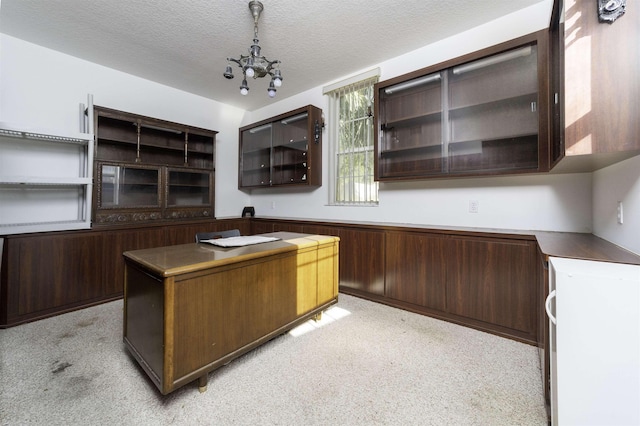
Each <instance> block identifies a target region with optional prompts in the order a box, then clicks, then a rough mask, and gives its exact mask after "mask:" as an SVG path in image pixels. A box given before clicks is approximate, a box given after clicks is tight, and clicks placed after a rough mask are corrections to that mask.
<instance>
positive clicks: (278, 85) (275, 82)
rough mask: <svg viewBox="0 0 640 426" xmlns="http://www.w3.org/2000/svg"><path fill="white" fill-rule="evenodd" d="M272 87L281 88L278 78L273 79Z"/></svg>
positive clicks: (280, 81)
mask: <svg viewBox="0 0 640 426" xmlns="http://www.w3.org/2000/svg"><path fill="white" fill-rule="evenodd" d="M273 85H274V86H276V87H280V86H282V80H281V79H279V78H277V77H276V78H274V79H273Z"/></svg>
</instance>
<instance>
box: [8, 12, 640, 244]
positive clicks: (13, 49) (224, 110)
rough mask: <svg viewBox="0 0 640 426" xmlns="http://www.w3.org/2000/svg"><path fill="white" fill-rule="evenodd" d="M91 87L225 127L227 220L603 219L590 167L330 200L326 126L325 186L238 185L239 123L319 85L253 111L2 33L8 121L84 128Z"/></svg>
mask: <svg viewBox="0 0 640 426" xmlns="http://www.w3.org/2000/svg"><path fill="white" fill-rule="evenodd" d="M550 5H551V1H550V0H549V1H546V2H542V3H539V4H537V5H534V6H532V7H530V8H527V9H525V10H523V11H520V12H516V13H513V14H511V15H509V16H507V17H505V18H501V19H499V20H496V21H493V22H489V23H487V24H485V25H482V26H480V27H477V28H475V29H472V30H470V31H467V32H465V33H462V34H459V35H457V36H455V37H451V38H448V39H445V40H442V41H440V42H437V43H434V44H432V45H429V46H425V47H423V48H422V49H418V50H416V51H414V52H411V53H409V54H406V55H402V56H399V57H397V58H393V59H390V60H388V61H386V62H384V63H381V64H374V65H372V67H375V66H379V67H380V68H381V72H382V76H381V78H382V79H383V80H384V79H388V78H392V77H394V76H396V75H400V74H403V73H406V72H410V71H413V70H415V69H419V68H423V67H426V66H429V65H433V64H435V63H439V62H442V61H444V60H447V59H451V58H454V57H457V56H460V55H463V54H466V53H469V52H472V51H475V50H478V49H482V48H485V47H488V46H491V45H494V44H496V43H500V42H503V41H506V40H509V39H512V38H515V37H518V36H521V35H525V34H528V33H531V32H533V31H537V30H539V29H542V28H545V27H546V26H547V25H548V22H549V14H550V7H551V6H550ZM362 71H366V70H361V71H360V72H362ZM347 77H349V76H348V75H345V76H344V77H343V78H347ZM339 80H341V79H339ZM330 83H333V82H332V81H329V82H327V84H330ZM285 84H286V83H285ZM89 93H91V94H93V95H94V102H95V104H97V105H102V106H106V107H110V108H115V109H120V110H124V111H131V112H134V113H138V114H143V115H148V116H153V117H158V118H162V119H166V120H170V121H177V122H183V123H186V124H191V125H194V126H199V127H204V128H209V129H214V130H217V131H219V134H218V138H217V141H218V142H217V144H216V145H217V147H216V149H217V161H216V216H217V217H219V218H224V217H237V216H238V215H239V214H240V212H241V210H242V207H243V206H246V205H254V206H255V207H256V213H257V215H258V216H263V217H268V216H270V217H291V218H300V219H317V220H325V219H326V220H340V221H367V222H375V223H378V222H394V223H407V224H417V225H435V226H456V227H458V226H464V227H480V228H501V229H522V230H538V229H544V230H554V231H572V232H590V231H591V230H592V212H593V214H595V215H597V218H600V217H601V216H602V214H601V213H600V211H598V210H597V209H593V210H592V195H593V194H592V185H591V179H592V175H591V174H573V175H547V174H545V175H532V176H507V177H492V178H474V179H449V180H425V181H412V182H405V183H386V184H381V190H380V205H379V206H378V207H364V208H363V207H337V206H329V205H328V164H329V162H328V146H329V143H331V141H329V140H328V137H327V134H328V132H325V134H324V141H323V143H324V152H323V165H324V167H323V185H322V186H321V187H320V188H317V189H313V190H307V191H303V192H299V191H291V190H269V191H266V192H265V191H264V190H262V191H259V190H254V191H253V192H244V191H239V190H238V189H237V173H238V170H237V167H238V166H237V152H238V140H237V135H238V133H237V129H238V127H240V126H242V125H245V124H248V123H251V122H255V121H258V120H261V119H264V118H268V117H271V116H273V115H277V114H281V113H284V112H286V111H289V110H292V109H295V108H299V107H301V106H304V105H307V104H314V105H317V106H319V107H321V108H322V109H323V110H326V109H327V99H326V97H324V96H323V95H322V87H321V86H319V87H316V88H313V89H311V90H308V91H307V92H304V93H300V94H298V95H295V96H292V97H289V98H286V99H282V100H281V101H279V102H277V103H275V104H272V105H270V106H269V107H266V108H263V109H260V110H256V111H252V112H245V111H242V110H239V109H237V108H233V107H229V106H226V105H223V104H220V103H218V102H215V101H211V100H208V99H205V98H202V97H199V96H196V95H193V94H190V93H185V92H182V91H178V90H175V89H172V88H169V87H166V86H162V85H160V84H156V83H153V82H150V81H147V80H143V79H140V78H137V77H134V76H131V75H128V74H125V73H121V72H118V71H115V70H112V69H108V68H105V67H102V66H99V65H96V64H92V63H89V62H86V61H82V60H79V59H77V58H73V57H70V56H68V55H63V54H60V53H58V52H55V51H52V50H49V49H45V48H42V47H40V46H36V45H33V44H30V43H26V42H24V41H21V40H18V39H15V38H12V37H9V36H6V35H2V34H0V121H10V122H16V121H17V122H27V123H30V124H35V125H39V126H48V127H62V128H64V129H69V130H76V129H77V127H78V123H77V122H78V104H79V103H80V102H86V98H87V94H89ZM611 174H612V177H610V178H609V179H613V180H615V179H616V176H617V174H618V171H617V170H612V171H611ZM607 176H608V175H607ZM636 176H637V175H636ZM598 179H599V180H598V181H600V179H601V178H600V177H598ZM595 196H597V197H600V196H601V195H600V192H599V191H595ZM471 200H473V201H478V203H479V213H469V212H468V210H469V201H471ZM634 200H635V199H634ZM637 204H638V202H637V201H633V200H632V201H628V202H627V201H625V209H626V211H625V216H626V221H625V225H624V227H628V228H630V227H631V226H633V222H634V221H633V219H631V218H630V215H631V214H632V212H634V211H637V210H638V209H637V207H634V206H637ZM634 209H635V210H634ZM598 220H599V219H598ZM627 223H629V225H627ZM634 229H635V230H637V227H636V228H634ZM602 233H604V231H602ZM609 234H611V233H610V232H609V233H608V234H607V235H609ZM613 234H615V233H613ZM605 238H606V237H605ZM616 238H617V237H616Z"/></svg>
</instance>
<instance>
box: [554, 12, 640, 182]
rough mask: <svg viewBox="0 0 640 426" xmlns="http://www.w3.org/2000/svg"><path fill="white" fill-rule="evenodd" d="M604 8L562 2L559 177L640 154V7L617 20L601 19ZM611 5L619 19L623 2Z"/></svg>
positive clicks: (557, 55) (557, 78)
mask: <svg viewBox="0 0 640 426" xmlns="http://www.w3.org/2000/svg"><path fill="white" fill-rule="evenodd" d="M598 3H599V2H596V1H593V2H587V1H564V2H563V1H560V0H556V1H555V2H554V9H553V14H552V20H551V51H552V77H553V78H552V90H553V99H554V103H553V144H552V147H553V151H552V160H553V163H554V164H555V165H554V166H553V169H552V171H553V172H556V171H558V172H584V171H593V170H597V169H599V168H602V167H605V166H608V165H610V164H613V163H615V162H618V161H621V160H624V159H626V158H629V157H632V156H635V155H638V154H640V120H639V119H638V118H639V117H640V78H639V77H638V76H639V75H640V53H639V52H640V10H639V9H638V5H637V4H636V2H627V3H628V5H627V8H626V11H625V12H624V14H623V15H621V16H619V17H618V18H617V19H616V20H615V21H613V22H609V21H606V20H605V21H601V20H600V18H599V16H598ZM605 3H607V2H605ZM608 3H609V4H608V5H606V6H607V7H609V8H613V10H611V12H612V13H611V14H612V15H614V16H615V8H616V7H617V6H618V4H617V3H619V2H613V1H611V2H608ZM606 9H607V8H606V7H605V11H606Z"/></svg>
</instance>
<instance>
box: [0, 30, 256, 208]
mask: <svg viewBox="0 0 640 426" xmlns="http://www.w3.org/2000/svg"><path fill="white" fill-rule="evenodd" d="M0 70H1V71H0V121H3V122H10V123H18V124H24V125H29V126H31V127H38V128H39V127H44V128H49V129H54V130H59V131H61V132H77V131H78V129H79V104H80V103H85V104H86V102H87V95H88V94H92V95H93V101H94V104H95V105H100V106H104V107H108V108H114V109H118V110H122V111H128V112H132V113H136V114H141V115H146V116H151V117H156V118H161V119H164V120H169V121H175V122H179V123H184V124H188V125H193V126H197V127H202V128H206V129H212V130H217V131H218V132H219V133H218V135H217V137H216V155H217V159H216V217H230V216H236V217H237V216H239V215H240V213H241V212H242V206H245V205H249V195H248V194H245V193H243V192H240V191H238V190H237V181H238V179H237V176H238V164H237V161H236V160H235V159H236V158H237V155H238V127H239V126H240V123H241V120H242V117H243V115H244V110H241V109H238V108H234V107H230V106H227V105H225V104H222V103H219V102H215V101H212V100H210V99H206V98H203V97H201V96H196V95H193V94H191V93H187V92H183V91H180V90H176V89H173V88H170V87H167V86H163V85H161V84H157V83H154V82H151V81H148V80H144V79H141V78H138V77H134V76H132V75H129V74H125V73H122V72H119V71H115V70H113V69H110V68H106V67H103V66H100V65H96V64H93V63H91V62H87V61H83V60H80V59H78V58H74V57H72V56H69V55H64V54H61V53H59V52H56V51H53V50H50V49H46V48H43V47H41V46H37V45H35V44H31V43H27V42H25V41H22V40H19V39H16V38H13V37H10V36H7V35H4V34H0ZM221 159H222V160H221ZM229 159H234V160H233V161H229Z"/></svg>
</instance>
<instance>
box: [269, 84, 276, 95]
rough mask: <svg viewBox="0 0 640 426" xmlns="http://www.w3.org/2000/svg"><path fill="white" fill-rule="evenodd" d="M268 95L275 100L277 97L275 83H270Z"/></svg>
mask: <svg viewBox="0 0 640 426" xmlns="http://www.w3.org/2000/svg"><path fill="white" fill-rule="evenodd" d="M267 93H268V94H269V97H270V98H275V96H276V88H275V87H274V86H273V81H271V83H269V88H268V89H267Z"/></svg>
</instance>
